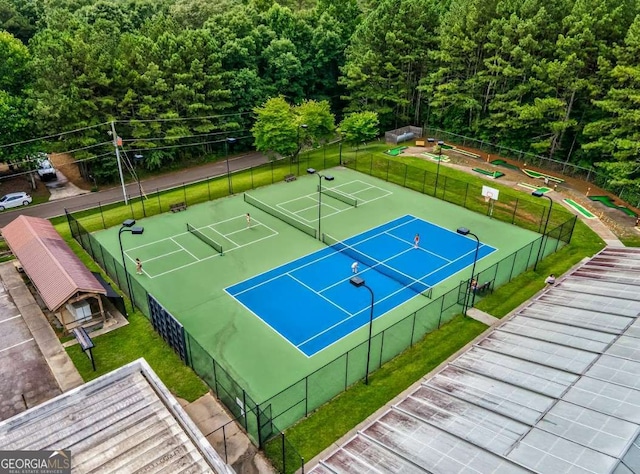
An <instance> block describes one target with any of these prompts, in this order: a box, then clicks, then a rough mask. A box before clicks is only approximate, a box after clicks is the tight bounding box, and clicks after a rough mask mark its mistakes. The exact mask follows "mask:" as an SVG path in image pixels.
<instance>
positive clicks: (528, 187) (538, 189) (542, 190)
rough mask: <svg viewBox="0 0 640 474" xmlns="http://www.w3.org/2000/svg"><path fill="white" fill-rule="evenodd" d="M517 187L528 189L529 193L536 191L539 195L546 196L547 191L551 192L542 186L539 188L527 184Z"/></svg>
mask: <svg viewBox="0 0 640 474" xmlns="http://www.w3.org/2000/svg"><path fill="white" fill-rule="evenodd" d="M518 186H520V187H521V188H525V189H529V190H531V191H538V192H539V193H542V194H546V193H548V192H549V191H551V188H546V187H544V186H542V187H540V186H536V185H535V184H529V183H518Z"/></svg>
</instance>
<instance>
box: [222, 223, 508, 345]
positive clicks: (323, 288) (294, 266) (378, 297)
mask: <svg viewBox="0 0 640 474" xmlns="http://www.w3.org/2000/svg"><path fill="white" fill-rule="evenodd" d="M416 234H419V235H420V244H419V246H418V248H415V246H414V237H415V235H416ZM329 239H330V237H328V236H327V241H329V242H331V243H332V245H329V246H327V247H326V248H324V249H322V250H319V251H317V252H314V253H312V254H310V255H307V256H305V257H302V258H299V259H297V260H295V261H293V262H289V263H287V264H285V265H282V266H280V267H277V268H274V269H273V270H269V271H268V272H265V273H262V274H260V275H257V276H254V277H252V278H250V279H248V280H245V281H243V282H241V283H238V284H236V285H233V286H230V287H228V288H227V289H226V291H227V292H228V293H229V294H230V295H231V296H233V297H234V298H235V299H236V300H238V301H239V302H240V303H241V304H243V305H244V306H245V307H246V308H248V309H249V310H250V311H251V312H253V313H254V314H255V315H256V316H258V317H259V318H260V319H262V320H263V321H264V322H265V323H266V324H268V325H269V326H271V327H272V328H273V329H274V330H275V331H276V332H278V333H279V334H280V335H282V337H284V338H285V339H287V340H288V341H289V342H290V343H291V344H293V345H294V346H295V347H297V348H298V349H299V350H300V351H302V352H303V353H304V354H306V355H307V356H312V355H313V354H315V353H317V352H319V351H321V350H323V349H324V348H325V347H327V346H329V345H331V344H333V343H334V342H336V341H337V340H339V339H341V338H343V337H345V336H346V335H348V334H350V333H351V332H353V331H355V330H356V329H358V328H360V327H361V326H364V325H365V324H368V323H369V314H370V304H371V295H370V293H369V292H368V291H367V290H366V289H365V288H356V287H354V286H353V285H351V284H350V283H349V279H350V278H351V277H352V276H354V274H353V273H352V269H351V265H352V264H353V262H354V261H358V263H359V269H358V270H359V271H358V273H357V275H358V276H359V277H360V278H362V279H364V280H365V281H366V283H367V286H369V287H371V288H372V289H373V291H374V294H375V305H374V318H377V317H379V316H381V315H383V314H385V313H386V312H388V311H390V310H392V309H394V308H396V307H397V306H399V305H401V304H403V303H405V302H407V301H409V300H410V299H412V298H424V299H425V304H426V303H427V297H426V296H425V294H427V293H428V290H429V289H430V288H431V287H433V286H435V285H436V284H438V283H440V282H441V281H442V280H444V279H446V278H449V277H450V276H451V275H453V274H454V273H457V272H459V271H460V270H462V269H463V268H466V267H468V266H470V265H472V264H473V258H474V254H475V250H476V241H475V239H470V238H468V237H464V236H462V235H459V234H457V233H456V232H454V231H450V230H447V229H443V228H442V227H439V226H436V225H434V224H431V223H430V222H427V221H423V220H422V219H418V218H416V217H413V216H410V215H407V216H403V217H400V218H398V219H395V220H393V221H390V222H387V223H386V224H383V225H381V226H378V227H375V228H373V229H370V230H368V231H366V232H363V233H362V234H358V235H355V236H353V237H350V238H349V239H347V240H344V241H342V242H339V241H337V240H329ZM495 250H496V249H495V248H493V247H491V246H489V245H486V244H482V243H481V245H480V249H479V252H478V259H481V258H483V257H486V256H487V255H489V254H491V253H492V252H494V251H495Z"/></svg>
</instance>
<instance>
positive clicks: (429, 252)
mask: <svg viewBox="0 0 640 474" xmlns="http://www.w3.org/2000/svg"><path fill="white" fill-rule="evenodd" d="M385 233H386V234H387V235H388V236H389V237H393V238H394V239H396V240H399V241H400V242H405V243H406V244H408V245H411V246H412V247H413V245H415V243H414V242H408V241H406V240H404V239H401V238H400V237H398V236H397V235H393V234H389V233H388V232H385ZM416 250H420V251H421V252H424V253H428V254H429V255H433V256H434V257H438V258H440V259H442V260H444V261H445V262H450V261H451V260H449V259H448V258H444V257H443V256H442V255H440V254H439V253H434V252H431V251H430V250H427V249H425V248H422V247H420V246H418V248H417V249H416Z"/></svg>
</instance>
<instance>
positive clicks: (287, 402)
mask: <svg viewBox="0 0 640 474" xmlns="http://www.w3.org/2000/svg"><path fill="white" fill-rule="evenodd" d="M344 158H345V159H344V160H343V156H342V153H340V157H339V158H337V157H331V158H329V157H327V154H326V148H325V150H324V151H322V150H318V153H316V155H311V156H307V157H306V159H305V157H301V160H300V161H299V162H298V163H291V162H289V161H288V160H287V162H271V163H267V164H266V165H261V166H258V167H254V168H250V169H248V170H243V171H240V172H237V173H234V176H233V177H229V179H232V180H233V186H234V188H233V189H234V191H235V192H243V191H245V190H248V189H253V188H254V187H256V186H259V185H260V186H261V185H265V184H271V183H274V182H276V181H279V180H281V179H284V176H285V175H286V174H289V173H291V172H294V173H300V170H303V171H302V172H306V168H307V167H314V168H317V169H324V168H327V167H332V166H336V165H337V164H338V162H337V161H338V159H339V160H340V161H341V162H342V164H344V165H345V166H347V167H349V168H352V169H355V170H357V171H360V172H364V173H367V174H369V175H372V176H376V177H379V178H382V179H385V180H386V181H389V182H393V183H396V184H399V185H401V186H404V187H407V188H410V189H413V190H416V191H419V192H421V193H425V194H431V195H434V196H437V197H438V198H440V199H443V200H446V201H449V202H453V203H456V204H458V205H461V206H463V207H466V208H467V209H470V210H473V211H476V212H481V213H488V212H489V209H488V205H487V203H485V202H484V199H483V198H482V197H481V196H480V188H478V189H476V188H477V186H473V185H470V184H468V183H464V182H461V181H457V180H453V179H450V178H449V179H444V177H441V179H440V180H438V179H437V178H438V177H437V176H436V175H434V174H433V173H429V172H426V171H425V170H422V169H419V168H412V167H410V166H407V165H405V164H403V163H398V162H395V161H392V160H388V159H386V158H379V157H375V156H373V155H371V154H360V156H358V153H357V150H356V153H355V156H354V154H353V153H352V152H351V153H346V154H345V157H344ZM220 179H224V180H226V179H227V177H222V178H221V177H216V178H207V179H205V180H202V181H200V182H197V183H193V184H191V185H187V184H184V185H182V186H180V187H178V188H173V189H170V190H156V191H155V192H154V193H152V195H151V197H149V199H152V200H155V203H156V204H154V205H153V206H151V205H149V204H148V203H147V204H146V205H145V206H144V207H143V206H142V203H141V202H139V201H138V202H135V203H130V204H129V209H130V212H131V218H133V219H135V218H140V217H143V216H149V215H151V214H150V212H153V213H155V214H157V213H160V212H166V211H168V210H169V206H170V203H172V202H174V201H175V200H176V199H180V200H181V201H184V202H185V203H188V204H189V205H191V204H195V203H197V202H203V200H208V199H217V198H218V197H222V196H223V195H226V193H228V191H226V193H225V191H224V189H225V188H226V187H225V186H223V187H222V188H223V190H222V191H221V190H220V189H219V188H221V186H214V185H213V183H215V181H216V180H220ZM436 182H437V185H436ZM495 204H496V207H495V208H494V209H493V211H492V212H493V217H494V218H498V219H500V220H504V221H506V222H510V223H512V224H516V225H518V226H520V227H524V228H528V229H532V230H535V231H537V232H540V229H542V227H543V225H544V227H546V228H547V229H550V230H549V231H548V232H547V234H546V236H541V237H540V238H538V239H536V240H535V241H534V242H532V243H530V244H528V245H526V246H524V247H523V248H521V249H519V250H518V251H516V252H514V253H513V254H511V255H509V256H508V257H505V258H504V259H503V260H501V261H500V262H498V263H496V264H494V265H493V266H491V267H490V268H487V269H485V270H483V271H482V272H480V273H479V274H478V275H477V280H478V281H482V282H485V281H487V282H491V285H492V288H498V287H500V286H502V285H504V284H506V283H508V282H509V281H511V280H512V279H513V278H515V277H516V276H518V275H520V274H521V273H523V272H524V271H526V270H527V269H528V268H530V267H532V266H533V265H534V264H535V263H536V261H537V258H538V257H539V255H548V254H550V253H553V252H555V251H557V250H558V249H560V248H561V247H562V246H563V245H565V244H566V243H568V242H569V241H570V239H571V235H572V233H573V229H574V226H575V222H576V217H575V216H573V215H570V214H567V213H563V212H557V213H556V212H554V213H553V216H549V214H548V213H547V214H546V215H545V207H544V206H542V205H539V204H536V203H531V202H527V201H524V200H520V199H519V198H518V197H517V196H515V195H513V196H509V195H508V193H504V194H503V193H502V192H501V201H500V203H499V206H498V203H495ZM116 206H122V204H117V205H109V206H99V207H98V208H97V209H96V210H93V211H92V212H89V211H80V212H77V213H72V212H70V211H69V210H67V220H68V222H69V226H70V228H71V232H72V235H73V237H74V239H75V240H76V241H77V242H78V243H79V244H80V245H81V246H82V247H83V248H84V249H85V250H86V251H87V252H88V253H89V254H90V255H91V257H92V258H93V259H94V260H95V261H96V262H97V263H98V265H100V267H101V268H102V269H103V270H104V271H105V273H106V274H107V275H108V276H109V277H110V278H111V279H112V280H113V281H114V282H115V283H116V284H117V285H118V286H119V287H120V288H121V289H122V290H123V291H124V292H125V293H126V294H127V295H128V296H129V298H130V299H131V302H132V303H133V304H134V305H135V306H136V307H137V308H139V309H140V311H141V312H142V313H143V314H144V315H145V316H146V317H147V318H150V310H149V298H150V295H149V294H148V293H147V291H146V290H145V289H144V288H143V287H142V286H141V285H140V284H139V283H138V282H137V281H136V280H135V279H131V293H130V294H129V290H128V287H127V284H126V275H125V273H124V272H125V269H124V268H123V266H122V262H119V261H118V259H117V258H115V257H113V256H111V255H110V254H109V252H107V251H106V250H105V249H104V248H103V247H102V245H101V244H100V243H99V242H98V241H97V240H96V239H95V237H94V236H93V235H92V234H91V232H92V231H95V230H98V229H105V228H107V227H112V226H114V225H120V224H121V221H122V214H121V212H118V213H116V212H115V209H116ZM549 217H551V219H549ZM545 219H549V221H547V222H545ZM547 224H548V225H547ZM541 246H544V247H543V248H541ZM469 288H470V279H469V280H466V281H462V282H460V285H459V286H458V287H456V288H454V289H452V290H450V291H449V292H447V293H445V294H443V295H441V296H439V297H438V298H436V299H434V300H430V301H429V302H428V303H427V304H425V306H423V307H422V308H420V309H419V310H417V311H415V312H413V313H411V314H409V315H407V316H406V317H405V318H403V319H402V320H400V321H398V322H397V323H395V324H394V325H393V326H391V327H389V328H386V329H385V330H383V331H381V332H379V333H377V334H373V335H372V339H371V351H370V358H369V361H367V353H368V351H367V346H368V341H365V342H363V343H361V344H359V345H357V346H355V347H354V348H352V349H350V350H349V351H347V352H345V353H344V354H343V355H341V356H339V357H337V358H336V359H334V360H333V361H331V362H329V363H328V364H326V365H325V366H323V367H322V368H320V369H318V370H316V371H315V372H313V373H311V374H309V375H308V376H306V377H304V378H303V379H301V380H299V381H298V382H296V383H294V384H292V385H291V386H289V387H288V388H286V389H284V390H282V391H281V392H280V393H278V394H276V395H274V396H273V397H271V398H270V399H268V400H265V401H262V402H260V403H257V402H256V401H254V399H253V398H252V397H251V395H250V393H248V392H247V391H246V390H245V389H244V387H243V386H242V384H241V383H238V382H236V381H235V380H234V378H233V376H231V375H230V373H231V372H232V371H231V370H230V368H227V367H225V366H224V364H223V362H221V361H217V360H215V359H214V358H213V357H212V356H211V355H210V354H209V353H208V352H207V351H206V350H205V349H204V348H203V347H202V345H201V344H200V343H199V342H198V341H197V338H196V337H194V336H193V335H192V334H190V333H189V332H188V331H185V345H186V347H185V348H184V350H185V353H186V354H188V357H187V363H188V365H189V366H190V367H191V368H192V369H193V370H194V371H195V372H196V373H197V374H198V375H199V376H200V377H201V378H202V379H203V380H204V381H205V382H206V383H207V385H208V386H209V387H210V388H211V390H212V391H213V392H214V393H215V394H216V396H217V397H218V399H219V400H220V401H221V402H222V403H223V404H224V405H225V407H226V408H227V409H228V410H229V412H230V413H231V414H232V415H233V417H234V418H235V419H236V420H237V421H238V423H239V425H240V426H242V428H243V430H244V431H245V432H246V433H247V435H248V436H249V438H250V439H251V440H252V441H253V442H254V443H255V444H256V445H257V446H260V447H262V448H264V449H265V451H266V452H267V454H268V455H269V457H270V459H271V460H272V462H273V463H274V465H275V467H276V468H277V469H278V470H279V471H280V472H295V471H296V470H298V469H304V459H303V458H302V457H301V456H300V455H299V453H297V451H296V450H295V448H294V447H293V446H292V445H291V444H290V443H289V442H288V441H287V440H286V439H285V437H284V435H283V434H282V430H284V429H286V428H288V427H290V426H291V425H293V424H294V423H295V422H297V421H299V420H300V419H302V418H304V417H305V416H307V415H309V414H310V413H311V412H313V411H314V410H316V409H317V408H318V407H320V406H321V405H323V404H324V403H326V402H328V401H329V400H331V399H332V398H334V397H335V396H336V395H338V394H340V393H341V392H343V391H345V390H346V389H347V388H348V387H349V386H351V385H353V384H354V383H356V382H357V381H358V380H361V379H363V378H364V377H365V371H366V367H367V366H369V368H370V371H375V370H377V369H378V368H379V367H381V366H382V365H383V364H384V363H385V362H387V361H389V360H391V359H393V358H394V357H396V356H397V355H398V354H400V353H401V352H403V351H404V350H406V349H407V348H409V347H411V346H412V345H414V344H416V343H417V342H418V341H420V340H421V339H422V338H423V337H424V336H425V335H426V334H428V333H430V332H432V331H434V330H436V329H438V328H440V327H441V326H442V325H443V324H445V323H447V322H449V321H450V320H451V319H453V317H454V316H456V315H457V314H460V313H461V312H462V311H463V307H464V304H465V299H466V298H467V296H468V291H469ZM482 297H483V296H482V295H477V297H475V298H474V299H475V301H480V300H481V299H482ZM367 362H368V364H367Z"/></svg>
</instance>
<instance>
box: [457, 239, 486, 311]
mask: <svg viewBox="0 0 640 474" xmlns="http://www.w3.org/2000/svg"><path fill="white" fill-rule="evenodd" d="M456 232H457V233H458V234H460V235H472V236H473V237H475V239H476V254H475V256H474V257H473V267H472V268H471V280H469V284H468V285H467V289H466V291H465V293H464V304H463V305H462V307H463V311H462V314H464V315H465V316H466V315H467V308H468V307H469V305H468V304H467V303H468V302H469V293H470V291H469V290H471V283H472V282H473V280H474V275H475V274H476V262H477V261H478V250H480V239H479V238H478V236H477V235H476V234H474V233H473V232H471V231H470V230H469V229H467V228H466V227H459V228H458V229H457V230H456ZM472 293H473V299H472V300H471V307H473V303H475V299H476V293H475V291H473V292H472Z"/></svg>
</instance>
